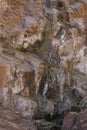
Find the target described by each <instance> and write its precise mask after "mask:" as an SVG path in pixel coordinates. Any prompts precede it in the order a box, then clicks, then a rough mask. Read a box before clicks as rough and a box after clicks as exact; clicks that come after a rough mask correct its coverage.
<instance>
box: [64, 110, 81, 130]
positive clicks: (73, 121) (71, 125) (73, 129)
mask: <svg viewBox="0 0 87 130" xmlns="http://www.w3.org/2000/svg"><path fill="white" fill-rule="evenodd" d="M78 125H79V124H78V114H77V113H76V112H70V113H68V114H67V115H66V116H65V118H64V122H63V126H62V130H79V126H78Z"/></svg>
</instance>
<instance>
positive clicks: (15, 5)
mask: <svg viewBox="0 0 87 130" xmlns="http://www.w3.org/2000/svg"><path fill="white" fill-rule="evenodd" d="M42 7H43V3H42V1H39V0H37V1H35V2H34V1H29V0H25V1H23V0H22V1H20V0H19V1H18V0H17V1H11V0H4V1H2V0H1V1H0V36H1V37H4V38H6V40H7V42H9V45H10V46H11V47H14V48H20V49H27V48H28V47H29V46H31V45H34V44H36V43H37V42H38V41H42V39H43V33H44V30H45V27H46V20H45V17H44V16H43V14H42Z"/></svg>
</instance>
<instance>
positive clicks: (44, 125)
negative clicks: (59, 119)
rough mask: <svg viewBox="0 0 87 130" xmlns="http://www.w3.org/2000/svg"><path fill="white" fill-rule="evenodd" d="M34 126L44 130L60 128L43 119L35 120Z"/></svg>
mask: <svg viewBox="0 0 87 130" xmlns="http://www.w3.org/2000/svg"><path fill="white" fill-rule="evenodd" d="M35 124H36V125H37V127H40V128H42V129H44V130H50V129H51V128H54V127H55V128H58V129H60V126H58V125H56V124H55V123H53V122H49V121H46V120H44V119H41V120H36V121H35Z"/></svg>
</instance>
